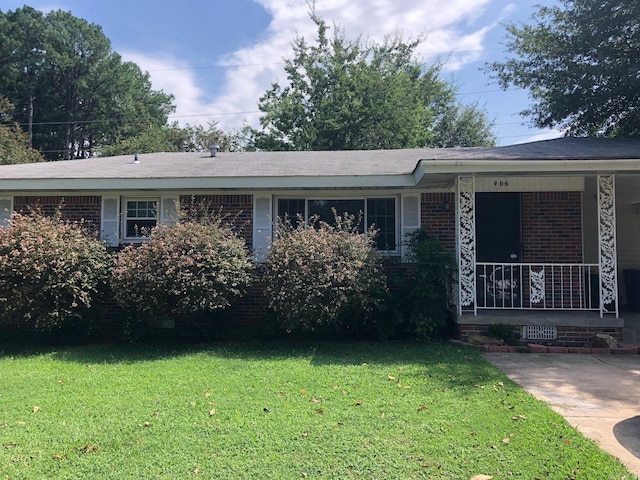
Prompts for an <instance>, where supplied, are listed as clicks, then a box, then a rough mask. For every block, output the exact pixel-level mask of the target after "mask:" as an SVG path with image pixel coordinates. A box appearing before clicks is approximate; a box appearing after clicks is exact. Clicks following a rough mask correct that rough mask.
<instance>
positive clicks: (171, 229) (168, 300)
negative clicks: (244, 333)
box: [111, 212, 252, 335]
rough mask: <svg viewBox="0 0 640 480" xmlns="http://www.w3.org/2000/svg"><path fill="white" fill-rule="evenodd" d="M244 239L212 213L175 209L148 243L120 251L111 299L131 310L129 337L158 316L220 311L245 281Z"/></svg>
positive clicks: (249, 262)
mask: <svg viewBox="0 0 640 480" xmlns="http://www.w3.org/2000/svg"><path fill="white" fill-rule="evenodd" d="M251 267H252V260H251V256H250V254H249V251H248V249H247V247H246V245H245V241H244V240H243V239H241V238H239V237H238V236H237V235H236V234H235V233H234V232H233V230H232V226H231V225H228V224H227V223H226V219H225V218H224V217H223V216H221V215H218V214H211V215H199V216H198V217H196V216H195V215H190V214H188V213H185V212H181V213H180V218H179V221H178V222H176V223H174V224H166V223H163V224H160V225H158V226H156V227H154V228H153V229H152V230H151V232H150V239H149V242H147V243H143V244H142V245H138V246H135V245H130V246H127V247H126V248H124V249H123V250H121V251H120V252H119V253H118V254H117V256H116V260H115V267H114V269H113V272H112V275H111V287H112V290H113V293H114V298H115V299H116V301H117V302H118V304H120V305H121V306H122V307H123V308H124V309H126V310H127V311H129V312H131V314H130V315H129V317H130V318H129V320H130V321H131V322H133V323H132V324H131V325H129V328H131V330H132V331H130V332H128V334H129V335H134V334H135V335H137V334H138V333H139V332H136V330H138V331H139V330H140V329H144V328H145V327H146V326H149V325H152V324H157V323H162V321H164V320H167V319H168V320H170V321H175V320H178V319H194V318H196V317H201V315H199V314H201V313H208V312H214V311H219V310H222V309H224V308H226V307H228V306H229V305H231V301H232V300H233V299H234V298H236V297H239V296H241V295H242V294H243V293H244V291H245V288H246V287H247V285H248V284H249V281H250V270H251Z"/></svg>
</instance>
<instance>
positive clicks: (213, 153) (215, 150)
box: [209, 143, 220, 157]
mask: <svg viewBox="0 0 640 480" xmlns="http://www.w3.org/2000/svg"><path fill="white" fill-rule="evenodd" d="M209 150H210V151H211V156H212V157H215V156H216V153H218V150H220V145H218V144H217V143H214V144H212V145H209Z"/></svg>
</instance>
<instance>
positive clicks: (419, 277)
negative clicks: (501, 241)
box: [387, 227, 456, 340]
mask: <svg viewBox="0 0 640 480" xmlns="http://www.w3.org/2000/svg"><path fill="white" fill-rule="evenodd" d="M405 244H406V245H407V254H406V255H405V258H404V267H405V268H404V269H403V270H402V273H401V274H400V275H396V276H395V277H394V278H392V279H390V293H389V302H388V304H387V308H388V309H390V311H391V312H393V314H394V318H395V319H396V320H397V321H398V322H399V324H402V323H404V324H408V325H409V329H410V330H411V331H412V333H413V334H414V335H415V336H416V337H417V338H419V339H422V340H432V339H442V338H446V337H450V336H452V331H451V330H452V328H453V325H454V322H453V313H452V309H451V292H452V286H453V280H454V274H455V272H456V262H455V258H454V257H453V255H451V254H450V253H448V252H446V251H445V250H444V248H443V247H442V244H441V243H440V242H439V241H438V239H437V238H435V237H432V236H430V235H429V233H428V232H427V230H426V229H425V228H424V227H423V228H421V229H419V230H416V231H415V232H413V233H410V234H408V235H407V236H406V239H405Z"/></svg>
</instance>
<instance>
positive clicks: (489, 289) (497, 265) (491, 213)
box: [475, 193, 522, 308]
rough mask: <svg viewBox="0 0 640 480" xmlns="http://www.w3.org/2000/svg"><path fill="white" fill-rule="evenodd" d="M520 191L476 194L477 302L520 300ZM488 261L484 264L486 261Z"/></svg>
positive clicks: (511, 304)
mask: <svg viewBox="0 0 640 480" xmlns="http://www.w3.org/2000/svg"><path fill="white" fill-rule="evenodd" d="M520 205H521V202H520V194H519V193H477V194H476V208H475V213H476V259H477V262H478V263H479V265H478V267H477V269H476V271H477V275H478V282H477V285H478V292H477V293H478V305H479V306H481V307H494V308H499V307H503V308H509V307H517V306H519V305H520V304H521V299H522V295H521V287H522V281H521V273H522V272H521V268H520V267H519V266H518V265H515V264H518V263H520V262H522V224H521V209H520V208H521V207H520ZM487 263H488V265H485V264H487Z"/></svg>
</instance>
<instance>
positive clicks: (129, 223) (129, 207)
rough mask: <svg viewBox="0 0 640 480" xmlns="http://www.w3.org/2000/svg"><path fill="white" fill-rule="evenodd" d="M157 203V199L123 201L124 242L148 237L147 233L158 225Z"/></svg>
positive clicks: (158, 201)
mask: <svg viewBox="0 0 640 480" xmlns="http://www.w3.org/2000/svg"><path fill="white" fill-rule="evenodd" d="M159 203H160V200H159V199H146V198H145V199H127V200H125V207H126V208H125V215H124V232H125V234H124V238H125V240H134V239H142V238H148V237H149V231H150V230H151V229H152V228H153V227H155V226H156V224H157V223H158V204H159Z"/></svg>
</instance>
